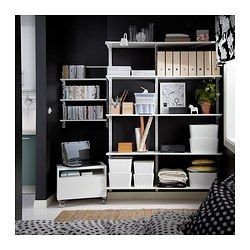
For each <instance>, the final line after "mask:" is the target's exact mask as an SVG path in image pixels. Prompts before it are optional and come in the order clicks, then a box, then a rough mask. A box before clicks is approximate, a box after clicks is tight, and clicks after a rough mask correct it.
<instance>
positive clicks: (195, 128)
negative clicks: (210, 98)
mask: <svg viewBox="0 0 250 250" xmlns="http://www.w3.org/2000/svg"><path fill="white" fill-rule="evenodd" d="M218 128H219V126H218V125H217V124H203V125H189V130H190V137H191V138H197V139H201V138H205V139H208V138H211V139H215V138H218Z"/></svg>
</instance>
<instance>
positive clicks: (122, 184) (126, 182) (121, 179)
mask: <svg viewBox="0 0 250 250" xmlns="http://www.w3.org/2000/svg"><path fill="white" fill-rule="evenodd" d="M131 179H132V173H109V186H110V187H111V188H128V187H131Z"/></svg>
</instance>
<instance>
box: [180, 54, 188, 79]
mask: <svg viewBox="0 0 250 250" xmlns="http://www.w3.org/2000/svg"><path fill="white" fill-rule="evenodd" d="M181 76H188V52H187V51H181Z"/></svg>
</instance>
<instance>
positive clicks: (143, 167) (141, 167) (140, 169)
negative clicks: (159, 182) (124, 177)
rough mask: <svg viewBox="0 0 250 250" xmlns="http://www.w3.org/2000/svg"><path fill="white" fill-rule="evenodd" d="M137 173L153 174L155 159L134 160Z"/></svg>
mask: <svg viewBox="0 0 250 250" xmlns="http://www.w3.org/2000/svg"><path fill="white" fill-rule="evenodd" d="M134 172H135V174H153V173H154V161H134Z"/></svg>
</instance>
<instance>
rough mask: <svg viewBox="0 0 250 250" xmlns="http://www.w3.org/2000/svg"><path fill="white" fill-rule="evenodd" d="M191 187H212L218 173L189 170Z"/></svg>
mask: <svg viewBox="0 0 250 250" xmlns="http://www.w3.org/2000/svg"><path fill="white" fill-rule="evenodd" d="M188 175H189V183H190V187H193V188H208V189H209V188H210V187H211V185H212V183H213V181H214V179H215V178H216V176H217V173H193V172H188Z"/></svg>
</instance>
